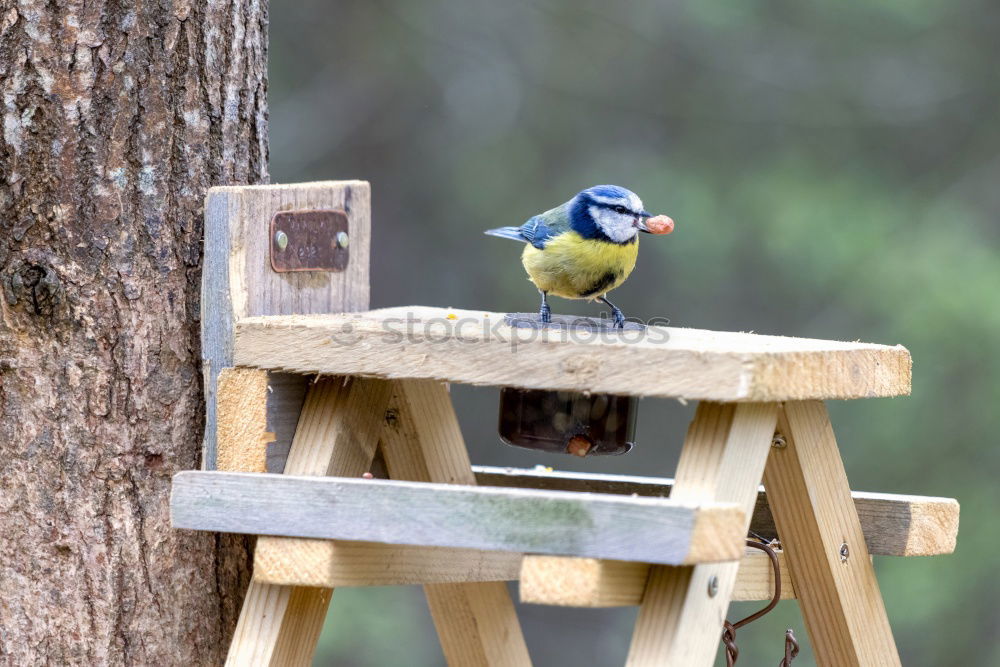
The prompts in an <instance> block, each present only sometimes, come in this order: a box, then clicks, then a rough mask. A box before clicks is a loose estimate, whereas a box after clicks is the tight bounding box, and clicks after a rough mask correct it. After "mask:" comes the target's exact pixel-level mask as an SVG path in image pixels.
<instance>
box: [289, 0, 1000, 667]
mask: <svg viewBox="0 0 1000 667" xmlns="http://www.w3.org/2000/svg"><path fill="white" fill-rule="evenodd" d="M998 35H1000V5H998V4H997V3H996V2H991V1H989V0H960V1H955V0H951V1H946V0H892V1H887V2H882V3H877V5H876V4H875V3H855V2H838V3H834V2H826V3H817V2H790V1H785V2H764V1H756V0H743V1H742V2H739V3H714V2H686V3H680V2H675V3H666V2H641V3H610V2H596V1H570V0H559V1H552V2H512V1H508V2H502V3H501V2H486V1H484V0H475V1H469V0H466V1H465V2H435V1H430V0H425V1H424V2H405V1H403V0H377V1H373V0H340V1H339V2H335V3H329V2H320V1H317V0H300V1H299V2H294V3H293V2H281V1H278V0H276V1H274V2H272V3H271V174H272V180H273V181H274V182H289V181H302V180H311V179H327V178H365V179H368V180H370V181H371V182H372V185H373V208H374V215H373V227H374V243H373V253H372V286H373V293H372V304H373V306H389V305H405V304H426V305H440V306H455V307H467V308H476V309H488V310H497V311H511V310H532V309H534V308H536V307H537V296H536V293H535V291H534V289H533V288H532V286H531V285H530V284H529V283H527V282H526V280H525V276H524V275H523V271H522V269H521V267H520V264H519V261H518V257H519V252H520V248H519V247H517V246H516V244H514V243H511V242H506V241H503V240H500V239H495V238H489V237H485V236H483V235H482V230H483V229H486V228H488V227H497V226H501V225H512V224H520V223H521V222H523V221H524V220H525V219H527V218H528V217H530V216H531V215H533V214H534V213H536V212H540V211H542V210H544V209H547V208H549V207H551V206H554V205H556V204H559V203H561V202H563V201H565V200H566V199H568V198H569V197H570V196H572V195H573V194H574V193H575V192H576V191H578V190H580V189H582V188H584V187H586V186H590V185H594V184H598V183H616V184H620V185H623V186H625V187H628V188H630V189H633V190H635V191H636V192H638V193H639V194H640V196H641V197H642V198H643V199H644V202H645V203H646V208H647V209H649V210H652V211H654V212H665V213H669V214H670V215H671V216H673V217H674V219H675V220H676V221H677V231H676V232H675V233H674V234H673V235H672V236H670V237H664V238H657V237H645V238H643V242H642V248H641V251H640V256H639V264H638V268H637V269H636V272H635V273H634V274H633V276H632V278H631V279H630V280H629V281H628V282H627V283H626V284H625V285H624V286H623V287H622V288H620V289H619V290H618V291H616V292H615V294H614V301H615V302H616V303H618V304H619V305H620V306H621V307H622V308H623V310H624V311H625V313H626V314H627V315H630V316H637V317H652V316H654V315H659V316H665V317H669V318H670V319H671V321H672V323H673V324H674V325H676V326H684V327H698V328H710V329H721V330H744V331H756V332H761V333H775V334H788V335H795V336H809V337H819V338H832V339H842V340H855V339H861V340H866V341H875V342H883V343H902V344H904V345H906V346H907V347H908V348H909V349H910V350H911V352H912V354H913V358H914V368H913V371H914V380H913V395H912V396H910V397H908V398H898V399H878V400H868V401H851V402H840V403H834V404H832V405H831V411H832V415H833V420H834V424H835V427H836V428H837V431H838V435H839V438H840V442H841V447H842V450H843V453H844V457H845V460H846V465H847V470H848V475H849V477H850V479H851V484H852V487H853V488H855V489H860V490H871V491H884V492H896V493H912V494H923V495H937V496H951V497H956V498H958V499H959V501H960V502H961V504H962V531H961V534H960V538H959V545H958V549H957V551H956V553H955V554H954V555H951V556H941V557H936V558H909V559H903V558H896V559H892V558H878V559H876V566H877V569H878V572H879V577H880V582H881V586H882V591H883V594H884V597H885V601H886V605H887V607H888V610H889V614H890V618H891V620H892V625H893V628H894V630H895V633H896V639H897V642H898V644H899V648H900V652H901V654H902V658H903V663H904V664H906V665H935V666H937V665H958V664H977V665H985V664H1000V647H998V642H997V640H996V637H997V635H998V633H1000V612H998V605H997V598H998V593H1000V591H998V585H997V581H998V579H997V577H996V575H995V566H996V556H995V554H996V553H997V552H998V550H1000V533H998V531H997V524H996V514H997V507H998V503H1000V493H998V485H997V481H996V479H997V477H996V475H997V473H998V472H1000V466H998V463H1000V449H998V447H997V442H996V437H997V436H996V434H997V432H998V428H997V427H998V420H997V408H998V404H1000V388H998V383H997V378H1000V372H998V371H1000V368H998V366H1000V354H998V352H1000V350H998V343H1000V339H998V338H1000V336H998V332H1000V303H998V296H997V294H998V289H1000V255H998V252H997V251H998V247H1000V226H998V224H997V222H998V217H1000V122H998V120H1000V119H998V112H1000V69H998V67H997V63H998V56H1000V39H998V38H997V36H998ZM553 306H554V307H555V310H556V312H570V313H588V314H596V312H598V310H599V309H597V307H596V306H595V305H593V304H580V303H570V302H566V301H562V300H558V299H557V300H555V301H554V302H553ZM453 391H454V396H455V400H456V405H457V409H458V411H459V415H460V418H461V420H462V424H463V428H464V432H465V434H466V437H467V440H468V442H469V445H470V449H471V453H472V458H473V461H474V462H475V463H481V464H492V465H512V466H528V467H530V466H532V465H535V464H539V463H541V464H545V465H551V466H554V467H556V468H559V469H576V470H588V471H593V472H622V473H638V474H654V475H664V476H669V475H670V474H672V472H673V469H674V465H675V463H676V459H677V455H678V447H679V444H680V442H681V439H682V437H683V433H684V430H685V428H686V426H687V423H688V421H689V420H690V418H691V416H692V414H693V409H694V408H693V406H682V405H680V404H678V403H676V402H669V401H660V400H645V401H643V402H642V404H641V408H640V415H639V433H638V445H637V448H636V450H635V451H634V452H633V453H632V454H629V455H628V456H625V457H621V458H614V459H596V460H585V461H577V460H574V459H571V458H570V457H562V456H546V455H540V454H533V453H530V452H525V451H522V450H517V449H513V448H507V447H504V446H503V445H501V444H500V443H499V442H498V440H497V437H496V435H495V426H496V423H495V416H494V415H495V414H496V401H497V391H496V390H495V389H489V388H469V387H455V388H454V389H453ZM515 594H516V591H515ZM756 606H757V605H756V604H745V605H744V604H740V605H734V607H733V608H732V609H731V610H730V618H731V619H736V618H738V617H741V616H743V615H745V614H747V613H749V612H750V611H752V610H753V609H754V608H755V607H756ZM519 611H520V616H521V619H522V624H523V626H524V630H525V634H526V637H527V641H528V644H529V648H530V649H531V652H532V655H533V657H534V659H535V664H537V665H540V666H550V665H554V666H558V665H577V664H591V665H601V666H603V665H615V664H621V662H622V661H623V659H624V656H625V653H626V651H627V648H628V642H629V635H630V628H631V624H632V622H633V620H634V617H635V610H629V609H624V610H622V609H618V610H602V611H593V610H568V609H558V608H547V607H536V606H520V607H519ZM786 627H793V628H795V630H796V632H797V635H798V636H799V637H800V638H802V639H803V640H806V632H805V628H804V626H803V624H802V619H801V617H800V616H799V612H798V608H797V606H796V604H795V603H794V602H783V603H781V605H780V606H779V608H778V610H777V611H776V612H774V613H773V614H771V615H770V616H768V617H767V618H766V619H764V620H763V621H759V622H757V623H754V624H753V625H751V626H748V627H747V628H746V629H743V630H741V631H740V632H739V643H740V646H741V649H742V653H741V658H740V662H741V664H746V665H760V664H774V663H776V662H777V661H778V659H779V658H780V656H781V650H782V641H783V632H784V629H785V628H786ZM803 644H804V645H805V650H804V652H803V655H802V656H801V657H800V658H799V659H798V660H797V661H796V663H795V664H796V665H800V664H801V665H809V664H812V656H811V653H810V651H809V649H808V641H807V640H806V641H803ZM442 663H443V658H442V656H441V653H440V649H439V648H438V644H437V639H436V636H435V634H434V630H433V626H432V623H431V620H430V616H429V614H428V612H427V608H426V604H425V603H424V600H423V596H422V594H421V591H420V590H419V589H418V588H400V589H344V590H339V591H337V593H336V595H335V596H334V602H333V604H332V608H331V615H330V618H329V620H328V625H327V627H326V629H325V631H324V635H323V639H322V644H321V647H320V650H319V652H318V654H317V658H316V664H318V665H332V664H337V665H350V666H359V667H360V666H369V665H379V666H381V665H390V666H391V665H407V666H414V667H417V666H421V665H440V664H442ZM720 664H721V658H720Z"/></svg>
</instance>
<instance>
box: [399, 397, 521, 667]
mask: <svg viewBox="0 0 1000 667" xmlns="http://www.w3.org/2000/svg"><path fill="white" fill-rule="evenodd" d="M382 454H383V455H384V457H385V462H386V467H387V468H388V471H389V476H390V477H391V478H393V479H405V480H413V481H421V482H446V483H449V484H468V485H475V483H476V477H475V475H474V474H473V472H472V465H471V463H470V461H469V455H468V453H467V451H466V449H465V441H464V440H463V439H462V433H461V431H460V430H459V426H458V419H457V418H456V417H455V411H454V409H453V408H452V405H451V398H450V396H449V395H448V389H447V386H446V385H444V384H442V383H440V382H434V381H421V380H405V381H398V382H396V391H395V392H394V395H393V399H392V401H391V403H390V407H389V412H388V414H387V419H386V425H385V428H384V429H383V432H382ZM424 591H425V593H426V594H427V602H428V604H429V605H430V608H431V614H432V615H433V617H434V626H435V627H436V628H437V632H438V637H439V638H440V640H441V648H442V650H443V651H444V654H445V658H447V660H448V664H449V665H453V666H455V667H474V666H477V665H482V666H484V667H500V666H508V665H509V666H512V667H513V666H523V665H530V664H531V659H530V658H529V657H528V648H527V645H526V644H525V643H524V637H523V635H522V634H521V626H520V624H519V623H518V620H517V615H516V613H515V611H514V603H513V602H512V601H511V599H510V595H509V594H508V592H507V585H506V584H505V583H503V582H487V583H478V584H429V585H426V586H424Z"/></svg>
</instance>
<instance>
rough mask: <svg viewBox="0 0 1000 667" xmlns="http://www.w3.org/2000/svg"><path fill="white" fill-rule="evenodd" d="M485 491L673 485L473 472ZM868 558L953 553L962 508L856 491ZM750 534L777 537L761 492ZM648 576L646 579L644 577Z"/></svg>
mask: <svg viewBox="0 0 1000 667" xmlns="http://www.w3.org/2000/svg"><path fill="white" fill-rule="evenodd" d="M472 470H473V472H475V473H476V480H477V481H478V482H479V484H480V485H482V486H503V487H514V488H535V489H548V490H551V491H581V492H583V491H586V492H593V493H617V494H623V495H631V494H636V495H640V496H652V497H667V496H669V495H670V489H671V487H672V486H673V483H674V480H673V479H671V478H669V477H635V476H630V475H599V474H593V473H576V472H559V471H551V470H538V469H527V470H524V469H519V468H497V467H489V466H472ZM851 498H852V499H853V500H854V508H855V509H856V510H857V512H858V515H859V517H860V519H861V529H862V531H863V532H864V534H865V543H866V544H867V545H868V552H869V553H871V554H872V555H874V556H935V555H940V554H950V553H952V552H954V551H955V543H956V541H957V539H958V523H959V505H958V501H957V500H955V499H954V498H936V497H932V496H907V495H900V494H893V493H869V492H866V491H852V492H851ZM750 530H752V531H754V532H755V533H757V534H758V535H760V536H762V537H765V538H767V539H774V538H776V537H778V530H777V528H776V527H775V525H774V517H773V516H772V514H771V508H770V507H769V506H768V504H767V494H766V493H765V492H764V488H763V487H761V488H760V489H759V490H758V492H757V501H756V504H755V505H754V510H753V518H752V519H751V520H750ZM643 576H645V573H643Z"/></svg>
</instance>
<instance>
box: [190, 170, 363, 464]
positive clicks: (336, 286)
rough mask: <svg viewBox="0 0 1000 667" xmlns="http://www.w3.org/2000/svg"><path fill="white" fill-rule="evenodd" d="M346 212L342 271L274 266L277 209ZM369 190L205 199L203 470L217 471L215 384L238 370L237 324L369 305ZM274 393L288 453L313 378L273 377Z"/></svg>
mask: <svg viewBox="0 0 1000 667" xmlns="http://www.w3.org/2000/svg"><path fill="white" fill-rule="evenodd" d="M315 209H343V210H345V211H346V212H347V214H348V223H349V230H348V232H349V234H350V260H349V261H348V264H347V267H346V268H345V269H344V270H343V271H338V272H333V271H330V272H327V271H323V272H318V271H290V272H285V273H278V272H276V271H274V270H273V269H272V267H271V259H270V248H271V238H270V237H271V235H270V224H271V218H272V217H274V214H275V213H277V212H279V211H290V210H315ZM370 234H371V190H370V188H369V185H368V183H366V182H364V181H326V182H318V183H302V184H298V185H261V186H253V187H220V188H212V189H211V190H209V192H208V196H207V197H206V199H205V268H204V274H203V276H202V288H201V323H202V333H201V347H202V351H201V353H202V363H203V366H202V373H203V375H204V383H205V440H204V456H203V465H202V467H203V468H205V469H206V470H215V469H216V468H217V465H216V458H217V442H216V437H217V435H216V432H217V415H216V412H217V407H216V404H217V402H218V398H217V394H218V392H217V383H218V376H219V372H220V371H221V370H222V369H224V368H228V367H230V366H233V365H234V363H233V349H234V326H235V323H236V322H237V321H238V320H239V319H241V318H244V317H250V316H255V315H293V314H304V313H342V312H351V311H357V310H364V309H366V308H367V307H368V295H369V278H368V255H369V239H370ZM275 375H276V377H275V376H272V381H271V382H270V383H269V384H270V391H269V396H268V408H267V412H268V426H269V431H270V432H272V433H274V434H275V443H274V445H272V447H271V448H272V449H276V450H278V451H279V452H281V453H283V452H284V451H287V449H288V446H289V444H290V443H291V441H292V437H293V435H294V426H295V420H296V419H297V417H298V414H299V408H300V407H301V405H302V397H303V396H304V395H305V384H306V382H307V381H308V378H307V377H306V376H303V375H290V374H275Z"/></svg>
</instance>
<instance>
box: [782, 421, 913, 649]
mask: <svg viewBox="0 0 1000 667" xmlns="http://www.w3.org/2000/svg"><path fill="white" fill-rule="evenodd" d="M779 429H780V431H781V433H782V434H783V435H784V436H785V440H786V442H787V446H786V447H784V448H781V449H774V450H773V451H772V452H771V456H770V458H769V460H768V463H767V469H766V472H765V474H764V484H765V486H766V487H767V489H768V492H769V499H770V503H771V507H772V509H773V511H774V517H775V520H776V521H777V524H778V530H779V532H780V533H781V537H782V542H783V544H784V548H785V552H786V554H787V558H788V560H789V561H790V563H791V567H792V571H793V572H794V577H795V582H796V584H797V587H798V592H799V604H800V605H801V607H802V616H803V618H804V619H805V623H806V629H807V630H808V631H809V638H810V640H811V643H812V645H813V648H814V650H815V654H816V662H817V664H818V665H837V666H841V665H843V666H848V667H850V666H852V665H854V666H859V665H898V664H900V661H899V655H898V653H897V650H896V644H895V641H894V640H893V637H892V630H891V628H890V627H889V621H888V619H887V617H886V613H885V606H884V604H883V602H882V595H881V594H880V592H879V588H878V582H877V581H876V580H875V571H874V568H873V567H872V563H871V559H870V558H869V556H868V550H867V548H866V547H865V540H864V536H863V534H862V532H861V522H860V520H859V519H858V515H857V512H856V511H855V509H854V504H853V503H852V502H851V497H850V487H849V486H848V483H847V474H846V473H845V471H844V464H843V462H842V461H841V458H840V452H839V451H838V448H837V441H836V438H835V437H834V434H833V428H832V427H831V425H830V420H829V417H828V416H827V412H826V406H825V405H823V404H822V403H820V402H815V401H808V402H789V403H787V404H785V406H784V410H783V413H782V417H781V420H780V422H779ZM845 544H846V545H847V553H848V557H847V558H846V559H845V558H843V557H842V556H841V548H842V545H845Z"/></svg>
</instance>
